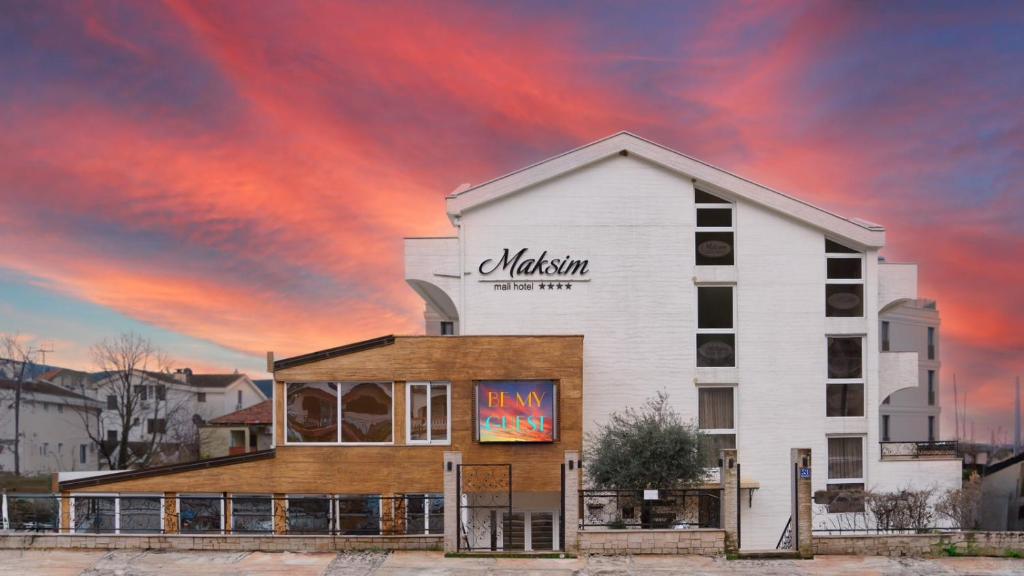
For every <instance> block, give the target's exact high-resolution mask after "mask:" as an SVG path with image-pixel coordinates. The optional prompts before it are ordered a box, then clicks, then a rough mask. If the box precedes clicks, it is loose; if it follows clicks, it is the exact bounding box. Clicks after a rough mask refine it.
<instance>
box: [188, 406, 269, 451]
mask: <svg viewBox="0 0 1024 576" xmlns="http://www.w3.org/2000/svg"><path fill="white" fill-rule="evenodd" d="M272 409H273V405H272V400H264V401H263V402H260V403H259V404H255V405H253V406H250V407H248V408H243V409H242V410H238V411H236V412H232V413H230V414H225V415H223V416H218V417H217V418H214V419H212V420H210V421H209V422H206V423H205V424H203V425H201V426H200V427H199V457H200V458H201V459H206V458H217V457H220V456H234V455H237V454H245V453H247V452H256V451H259V450H268V449H270V448H271V445H272V443H273V414H272Z"/></svg>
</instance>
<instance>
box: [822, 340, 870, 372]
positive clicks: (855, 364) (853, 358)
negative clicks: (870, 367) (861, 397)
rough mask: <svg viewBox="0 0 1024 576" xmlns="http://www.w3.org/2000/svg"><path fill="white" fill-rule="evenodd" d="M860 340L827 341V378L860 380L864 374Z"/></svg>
mask: <svg viewBox="0 0 1024 576" xmlns="http://www.w3.org/2000/svg"><path fill="white" fill-rule="evenodd" d="M861 342H862V340H861V339H860V338H856V337H855V338H832V337H830V338H829V339H828V377H829V378H861V377H863V374H864V369H863V366H862V365H863V360H862V355H861Z"/></svg>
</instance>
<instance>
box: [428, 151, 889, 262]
mask: <svg viewBox="0 0 1024 576" xmlns="http://www.w3.org/2000/svg"><path fill="white" fill-rule="evenodd" d="M616 154H621V155H624V156H628V155H630V154H635V155H636V156H639V157H642V158H644V159H646V160H648V161H650V162H653V163H655V164H657V165H659V166H662V167H664V168H666V169H668V170H671V171H673V172H676V173H679V174H682V175H684V176H686V177H689V178H692V179H693V181H694V183H695V184H696V185H697V186H699V187H701V188H705V189H707V191H709V192H711V193H721V192H720V191H724V192H725V193H726V194H725V195H727V196H733V197H738V198H742V199H745V200H748V201H750V202H753V203H755V204H758V205H761V206H764V207H767V208H769V209H772V210H775V211H777V212H781V213H783V214H787V215H789V216H790V217H792V218H795V219H797V220H800V221H803V222H805V223H808V224H810V225H812V226H815V227H817V228H822V229H825V230H828V231H829V232H830V233H833V234H836V235H839V236H841V237H843V238H846V239H848V240H851V241H853V242H856V243H857V244H860V245H861V246H863V247H870V248H881V247H882V246H884V245H885V231H884V228H883V227H882V226H879V225H878V224H873V223H871V222H867V221H864V220H859V219H856V218H844V217H842V216H839V215H837V214H834V213H832V212H829V211H828V210H825V209H823V208H819V207H817V206H814V205H813V204H810V203H808V202H805V201H803V200H800V199H798V198H794V197H792V196H789V195H787V194H784V193H782V192H779V191H777V190H773V189H771V188H768V187H767V186H762V185H761V184H757V183H756V182H753V181H751V180H747V179H746V178H743V177H740V176H737V175H735V174H733V173H731V172H728V171H726V170H722V169H721V168H717V167H715V166H712V165H711V164H708V163H706V162H702V161H700V160H697V159H696V158H693V157H690V156H687V155H685V154H682V153H680V152H677V151H675V150H672V149H670V148H667V147H665V146H662V145H660V144H656V143H654V142H651V141H650V140H646V139H644V138H641V137H639V136H636V135H635V134H631V133H629V132H625V131H623V132H619V133H617V134H613V135H611V136H608V137H606V138H602V139H601V140H598V141H596V142H592V143H590V144H587V145H585V146H581V147H579V148H577V149H575V150H570V151H569V152H565V153H563V154H559V155H557V156H554V157H551V158H548V159H547V160H543V161H541V162H538V163H536V164H533V165H531V166H527V167H526V168H522V169H520V170H516V171H515V172H512V173H509V174H506V175H504V176H501V177H498V178H495V179H493V180H490V181H488V182H484V183H483V184H478V185H476V186H460V187H459V188H458V189H457V190H455V192H453V193H452V194H450V195H449V196H448V199H447V205H448V215H449V217H451V218H454V217H456V216H459V215H461V214H462V213H463V212H464V211H466V210H469V209H472V208H474V207H476V206H479V205H482V204H485V203H488V202H492V201H494V200H498V199H499V198H503V197H505V196H508V195H511V194H515V193H516V192H519V191H521V190H524V189H526V188H529V187H531V186H534V185H536V184H539V183H541V182H545V181H548V180H551V179H553V178H555V177H557V176H560V175H562V174H565V173H567V172H571V171H573V170H577V169H579V168H582V167H584V166H588V165H590V164H594V163H596V162H599V161H601V160H604V159H607V158H611V157H613V156H615V155H616Z"/></svg>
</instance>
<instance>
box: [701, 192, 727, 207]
mask: <svg viewBox="0 0 1024 576" xmlns="http://www.w3.org/2000/svg"><path fill="white" fill-rule="evenodd" d="M693 200H694V202H696V203H697V204H728V203H729V201H728V200H723V199H721V198H719V197H718V196H715V195H714V194H708V193H707V192H705V191H703V190H697V189H694V191H693Z"/></svg>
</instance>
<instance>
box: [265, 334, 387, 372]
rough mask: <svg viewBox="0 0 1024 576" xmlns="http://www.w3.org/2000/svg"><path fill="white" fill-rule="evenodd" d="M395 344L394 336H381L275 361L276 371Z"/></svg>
mask: <svg viewBox="0 0 1024 576" xmlns="http://www.w3.org/2000/svg"><path fill="white" fill-rule="evenodd" d="M394 343H395V336H394V335H393V334H389V335H387V336H381V337H379V338H371V339H369V340H363V341H361V342H353V343H352V344H345V345H344V346H337V347H335V348H328V349H326V350H318V351H316V352H310V353H309V354H302V355H300V356H292V357H291V358H283V359H281V360H275V361H274V371H275V372H277V371H278V370H286V369H288V368H295V367H296V366H302V365H303V364H310V363H312V362H319V361H321V360H328V359H331V358H336V357H338V356H344V355H346V354H353V353H355V352H361V351H363V350H370V349H372V348H380V347H382V346H390V345H392V344H394Z"/></svg>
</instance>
